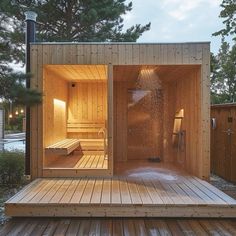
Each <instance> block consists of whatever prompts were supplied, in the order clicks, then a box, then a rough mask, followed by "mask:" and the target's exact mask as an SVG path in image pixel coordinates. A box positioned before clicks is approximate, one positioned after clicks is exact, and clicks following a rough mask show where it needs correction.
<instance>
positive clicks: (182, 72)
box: [113, 65, 200, 82]
mask: <svg viewBox="0 0 236 236" xmlns="http://www.w3.org/2000/svg"><path fill="white" fill-rule="evenodd" d="M199 68H200V66H199V65H154V66H145V65H138V66H133V65H132V66H128V65H127V66H126V65H124V66H115V67H114V72H113V75H114V80H115V81H134V80H136V79H137V78H138V77H139V76H140V75H143V76H145V77H152V76H153V75H154V74H155V76H158V77H159V78H160V80H162V81H166V82H169V81H173V80H176V79H180V78H181V77H184V76H186V75H188V74H189V73H191V72H192V71H194V70H196V69H199Z"/></svg>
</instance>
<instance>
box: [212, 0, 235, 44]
mask: <svg viewBox="0 0 236 236" xmlns="http://www.w3.org/2000/svg"><path fill="white" fill-rule="evenodd" d="M220 6H221V7H222V10H221V12H220V18H223V23H224V25H225V28H224V29H222V30H220V31H218V32H216V33H214V34H213V35H214V36H216V35H222V36H228V35H232V36H233V39H234V40H236V1H235V0H223V1H222V4H221V5H220Z"/></svg>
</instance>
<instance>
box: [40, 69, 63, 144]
mask: <svg viewBox="0 0 236 236" xmlns="http://www.w3.org/2000/svg"><path fill="white" fill-rule="evenodd" d="M44 78H45V87H44V89H45V90H44V91H45V94H44V106H45V108H46V109H47V110H46V109H45V110H44V144H45V146H49V145H52V144H54V143H56V142H58V141H60V140H63V139H65V138H66V133H67V131H66V118H67V105H68V103H67V101H68V89H67V82H66V81H64V80H58V79H57V78H55V77H53V76H50V74H49V73H47V71H46V70H45V71H44ZM54 99H56V100H54ZM57 103H59V104H57Z"/></svg>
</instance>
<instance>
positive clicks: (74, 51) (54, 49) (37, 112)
mask: <svg viewBox="0 0 236 236" xmlns="http://www.w3.org/2000/svg"><path fill="white" fill-rule="evenodd" d="M209 56H210V53H209V43H182V44H137V43H133V44H106V43H105V44H96V43H91V44H60V43H58V44H32V45H31V58H32V57H33V58H34V59H32V63H31V70H32V74H33V78H32V88H36V89H38V90H39V91H44V83H43V79H44V76H43V66H44V65H47V64H65V65H66V64H104V65H108V64H111V65H112V66H113V65H181V64H185V65H201V72H200V73H199V78H198V80H200V84H199V88H198V93H199V94H198V96H199V97H198V98H199V99H198V100H199V102H198V104H197V106H196V109H197V110H198V113H199V117H198V118H196V119H199V120H197V122H198V131H199V132H198V136H195V139H196V140H197V141H196V142H198V146H199V149H198V151H199V153H198V160H197V161H196V162H197V163H198V167H199V168H198V173H197V176H198V177H200V178H208V177H209V170H210V161H209V160H210V153H209V146H210V145H209V143H210V135H209V132H208V130H209V117H210V113H209V105H210V99H209ZM114 93H115V91H114ZM43 106H44V105H43V104H42V105H38V106H36V107H34V108H32V113H31V114H32V120H31V127H32V129H31V137H32V138H31V175H32V177H33V178H35V177H40V176H42V158H43V147H44V146H45V143H44V138H43V133H42V130H43V129H42V126H43V125H44V123H45V119H43V115H42V114H43V112H44V111H43V109H42V107H43ZM194 111H196V110H195V109H194ZM114 112H115V107H114ZM114 117H115V116H114ZM108 118H109V117H108ZM114 122H115V120H114ZM115 129H116V128H115ZM114 132H116V131H115V130H114ZM36 134H37V135H36ZM113 141H114V140H113ZM114 143H115V142H114ZM115 144H116V143H115ZM116 145H117V144H116ZM116 145H115V146H114V148H115V149H116V150H118V149H120V147H116ZM193 163H194V162H193ZM193 163H192V164H189V165H191V166H193V165H194V164H193Z"/></svg>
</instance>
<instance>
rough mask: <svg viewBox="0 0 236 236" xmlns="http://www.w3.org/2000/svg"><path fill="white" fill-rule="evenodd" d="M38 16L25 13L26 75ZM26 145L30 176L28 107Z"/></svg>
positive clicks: (27, 110)
mask: <svg viewBox="0 0 236 236" xmlns="http://www.w3.org/2000/svg"><path fill="white" fill-rule="evenodd" d="M36 18H37V14H36V13H35V12H33V11H26V12H25V21H26V34H25V43H26V54H25V64H26V73H30V43H32V42H35V23H36ZM26 88H30V79H27V80H26ZM25 138H26V143H25V144H26V145H25V174H26V175H30V107H26V137H25Z"/></svg>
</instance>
